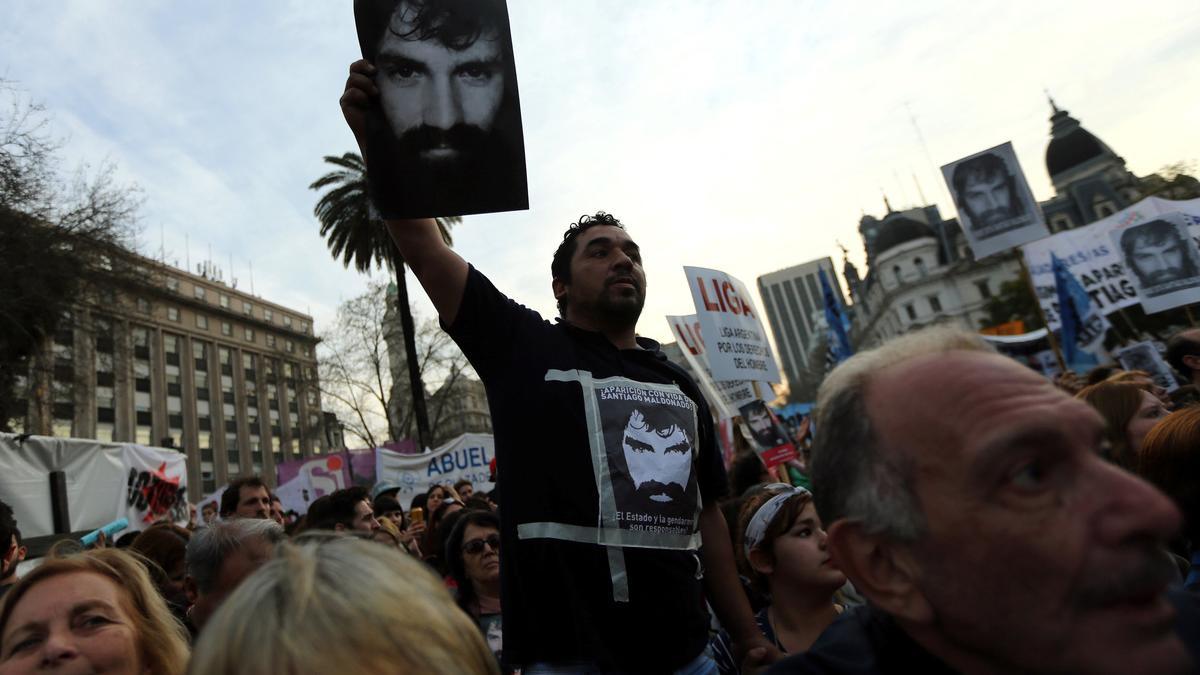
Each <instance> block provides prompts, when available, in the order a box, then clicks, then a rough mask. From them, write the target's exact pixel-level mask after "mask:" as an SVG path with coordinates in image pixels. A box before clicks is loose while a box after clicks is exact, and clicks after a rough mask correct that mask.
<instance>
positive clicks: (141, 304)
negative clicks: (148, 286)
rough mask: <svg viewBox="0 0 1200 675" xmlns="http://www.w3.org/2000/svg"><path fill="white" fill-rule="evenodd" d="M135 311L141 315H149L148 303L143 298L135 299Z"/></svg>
mask: <svg viewBox="0 0 1200 675" xmlns="http://www.w3.org/2000/svg"><path fill="white" fill-rule="evenodd" d="M137 309H138V311H139V312H141V313H142V314H149V313H150V301H149V300H147V299H145V298H138V299H137Z"/></svg>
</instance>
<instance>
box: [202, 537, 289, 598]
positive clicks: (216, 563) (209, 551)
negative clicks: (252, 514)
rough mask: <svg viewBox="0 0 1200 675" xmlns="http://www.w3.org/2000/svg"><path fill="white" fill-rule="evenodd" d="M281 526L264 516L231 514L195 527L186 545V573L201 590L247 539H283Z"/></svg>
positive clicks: (210, 585)
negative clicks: (222, 518)
mask: <svg viewBox="0 0 1200 675" xmlns="http://www.w3.org/2000/svg"><path fill="white" fill-rule="evenodd" d="M285 538H286V537H285V535H284V533H283V528H282V527H280V526H279V524H278V523H276V522H275V521H273V520H269V519H266V518H232V519H230V520H222V521H219V522H216V523H213V524H211V525H209V526H207V527H203V528H200V529H199V530H196V532H195V534H193V535H192V538H191V540H189V541H188V545H187V556H186V562H187V573H188V576H190V577H191V578H192V579H193V580H195V582H196V587H197V588H198V589H199V590H200V592H201V593H208V592H209V591H211V590H212V589H213V586H215V585H216V583H217V574H218V573H219V572H220V571H221V565H222V564H224V562H225V559H226V558H228V557H229V556H230V555H231V554H233V553H234V552H235V551H238V550H240V549H241V548H242V547H243V546H244V545H245V543H246V541H247V540H250V539H261V540H263V541H265V542H267V543H269V544H277V543H279V542H281V541H283V540H284V539H285Z"/></svg>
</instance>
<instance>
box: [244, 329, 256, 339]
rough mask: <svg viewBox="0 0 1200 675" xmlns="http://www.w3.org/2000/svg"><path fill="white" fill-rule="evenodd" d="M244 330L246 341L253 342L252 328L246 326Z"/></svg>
mask: <svg viewBox="0 0 1200 675" xmlns="http://www.w3.org/2000/svg"><path fill="white" fill-rule="evenodd" d="M245 330H246V342H254V329H253V328H247V329H245Z"/></svg>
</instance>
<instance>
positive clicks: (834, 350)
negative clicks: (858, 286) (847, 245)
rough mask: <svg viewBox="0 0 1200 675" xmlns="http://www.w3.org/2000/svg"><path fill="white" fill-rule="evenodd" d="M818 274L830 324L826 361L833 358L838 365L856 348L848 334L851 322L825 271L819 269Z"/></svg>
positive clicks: (827, 320) (826, 319)
mask: <svg viewBox="0 0 1200 675" xmlns="http://www.w3.org/2000/svg"><path fill="white" fill-rule="evenodd" d="M817 274H818V276H819V277H820V278H821V296H822V299H823V301H824V305H825V323H827V324H829V352H828V353H827V354H826V361H827V362H828V361H829V360H830V359H831V358H832V361H833V364H834V365H837V364H839V363H841V362H842V361H845V360H846V359H848V358H850V356H851V355H852V354H854V348H853V347H851V346H850V336H849V335H848V334H847V328H848V326H849V324H850V321H849V320H848V319H847V318H846V313H845V312H844V311H842V305H841V303H839V302H838V300H837V296H835V295H834V294H833V289H832V288H831V287H830V286H829V279H828V278H827V277H826V276H825V270H823V269H820V268H818V269H817Z"/></svg>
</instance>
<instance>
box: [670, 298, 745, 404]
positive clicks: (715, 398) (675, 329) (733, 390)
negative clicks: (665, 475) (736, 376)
mask: <svg viewBox="0 0 1200 675" xmlns="http://www.w3.org/2000/svg"><path fill="white" fill-rule="evenodd" d="M667 324H668V325H669V326H670V327H671V333H672V334H674V335H675V341H676V342H678V343H679V351H681V352H683V358H684V360H686V361H687V363H688V365H689V366H691V368H692V371H693V372H695V373H696V374H697V378H696V379H697V380H699V381H698V382H697V384H699V385H700V389H701V390H702V391H703V392H704V395H705V396H706V397H708V400H709V402H710V403H711V404H712V407H713V410H714V412H716V413H717V417H718V418H719V419H726V418H729V417H735V416H736V415H737V414H738V407H740V406H742V405H744V404H746V403H749V402H750V401H753V400H754V399H755V398H757V397H756V396H755V395H754V386H753V384H754V383H752V382H747V381H745V380H723V381H720V382H718V381H716V380H714V379H713V376H712V365H711V364H710V363H709V361H708V352H707V351H706V350H705V348H704V340H703V338H702V337H701V333H700V320H699V319H698V318H697V317H696V315H695V314H688V315H686V316H668V317H667Z"/></svg>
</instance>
